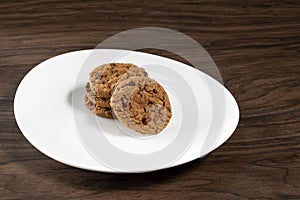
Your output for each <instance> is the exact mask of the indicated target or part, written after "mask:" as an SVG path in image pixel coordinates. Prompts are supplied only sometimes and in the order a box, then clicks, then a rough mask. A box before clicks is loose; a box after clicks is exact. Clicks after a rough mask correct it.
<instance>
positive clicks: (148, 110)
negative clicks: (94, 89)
mask: <svg viewBox="0 0 300 200" xmlns="http://www.w3.org/2000/svg"><path fill="white" fill-rule="evenodd" d="M110 105H111V108H112V110H113V113H114V115H115V117H116V118H118V120H119V121H120V122H121V123H122V124H123V125H125V126H126V127H128V128H130V129H133V130H135V131H137V132H140V133H142V134H157V133H159V132H161V131H162V130H163V129H164V128H165V127H166V126H167V125H168V123H169V121H170V119H171V117H172V110H171V105H170V101H169V98H168V95H167V93H166V91H165V90H164V88H163V87H162V86H161V85H160V84H159V83H157V82H156V81H155V80H153V79H151V78H149V77H147V76H132V77H129V78H128V79H126V80H123V81H121V82H119V83H118V85H117V86H116V88H115V90H114V92H113V94H112V97H111V101H110Z"/></svg>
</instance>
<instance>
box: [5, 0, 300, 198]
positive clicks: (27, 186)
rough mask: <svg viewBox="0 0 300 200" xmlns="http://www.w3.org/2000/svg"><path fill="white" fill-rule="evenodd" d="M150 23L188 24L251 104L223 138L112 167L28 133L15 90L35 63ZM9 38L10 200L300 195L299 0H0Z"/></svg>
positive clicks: (244, 103)
mask: <svg viewBox="0 0 300 200" xmlns="http://www.w3.org/2000/svg"><path fill="white" fill-rule="evenodd" d="M146 26H152V27H165V28H170V29H174V30H177V31H180V32H183V33H184V34H187V35H188V36H190V37H192V38H194V39H195V40H196V41H198V42H199V43H200V44H201V45H203V47H204V48H205V49H206V50H207V51H208V52H209V53H210V55H211V56H212V58H213V59H214V61H215V62H216V64H217V66H218V67H219V70H220V71H221V73H222V76H223V79H224V83H225V86H226V87H227V88H228V89H229V90H230V91H231V92H232V93H233V95H234V96H235V98H236V99H237V101H238V104H239V107H240V112H241V118H240V123H239V125H238V128H237V130H236V131H235V133H234V134H233V136H232V137H231V138H230V139H229V140H228V141H227V142H226V143H225V144H224V145H223V146H221V147H220V148H218V149H217V150H216V151H214V152H212V153H211V154H210V155H209V156H207V157H206V158H205V159H198V160H196V161H193V162H191V163H188V164H185V165H182V166H179V167H175V168H172V169H167V170H161V171H157V172H151V173H145V174H127V175H113V174H104V173H96V172H89V171H84V170H80V169H76V168H72V167H69V166H66V165H64V164H61V163H58V162H56V161H54V160H52V159H50V158H48V157H47V156H45V155H43V154H42V153H40V152H39V151H38V150H37V149H35V148H34V147H33V146H32V145H31V144H30V143H28V142H27V141H26V139H25V138H24V136H23V135H22V134H21V132H20V130H19V129H18V127H17V124H16V122H15V118H14V113H13V99H14V94H15V91H16V88H17V86H18V84H19V82H20V81H21V79H22V78H23V77H24V76H25V74H26V73H27V72H28V71H29V70H31V69H32V68H33V67H34V66H35V65H36V64H38V63H40V62H41V61H43V60H46V59H48V58H50V57H52V56H55V55H58V54H62V53H65V52H70V51H74V50H81V49H90V48H94V47H95V45H97V44H98V43H99V42H101V41H103V40H104V39H106V38H107V37H109V36H112V35H114V34H116V33H119V32H121V31H125V30H128V29H131V28H137V27H146ZM0 44H1V47H0V66H1V67H0V74H1V76H0V83H1V85H0V199H99V198H103V199H248V198H251V199H300V153H299V152H300V132H299V131H300V116H299V113H300V112H299V111H300V104H299V101H300V92H299V90H300V84H299V78H300V77H299V75H300V68H299V67H300V66H299V63H300V59H299V56H300V54H299V51H300V4H299V1H253V2H251V3H247V2H246V1H242V0H225V1H221V0H216V1H199V2H196V1H176V2H172V1H169V2H167V1H162V0H161V1H156V2H151V1H145V0H142V1H138V2H135V3H134V2H132V1H129V0H126V1H114V0H108V1H104V2H100V1H76V2H72V1H52V0H51V1H24V2H23V1H1V2H0ZM173 56H174V55H169V57H171V58H174V57H173Z"/></svg>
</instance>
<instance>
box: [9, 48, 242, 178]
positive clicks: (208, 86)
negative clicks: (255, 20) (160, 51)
mask: <svg viewBox="0 0 300 200" xmlns="http://www.w3.org/2000/svg"><path fill="white" fill-rule="evenodd" d="M95 58H96V59H95ZM108 62H130V63H134V64H137V65H138V66H141V67H144V68H146V70H147V72H148V73H149V76H150V77H152V78H154V79H155V80H157V81H158V82H159V83H160V84H161V85H163V86H164V87H165V88H166V90H167V93H168V95H169V97H170V101H171V105H172V111H173V117H172V119H171V121H170V123H169V125H168V126H167V127H166V129H165V130H164V131H163V132H161V133H160V134H158V135H156V136H147V137H144V136H143V137H141V136H140V135H139V134H136V133H132V132H130V131H129V130H126V129H124V128H122V126H120V124H118V123H117V120H111V119H104V118H100V117H95V116H94V115H93V114H92V113H91V112H89V111H88V110H87V109H86V108H85V107H84V104H83V95H84V92H85V91H84V84H85V82H87V80H88V73H89V71H91V70H92V69H93V68H94V67H96V66H98V65H100V64H103V63H108ZM73 89H74V90H73ZM14 111H15V117H16V120H17V123H18V125H19V127H20V129H21V131H22V133H23V134H24V136H25V137H26V138H27V140H28V141H29V142H30V143H31V144H32V145H33V146H35V147H36V148H37V149H38V150H40V151H41V152H43V153H44V154H46V155H47V156H49V157H51V158H53V159H55V160H57V161H60V162H62V163H65V164H68V165H71V166H74V167H78V168H82V169H88V170H94V171H101V172H112V173H120V172H147V171H153V170H158V169H162V168H168V167H173V166H177V165H180V164H183V163H186V162H189V161H191V160H194V159H197V158H200V157H202V156H204V155H206V154H207V153H209V152H211V151H213V150H214V149H216V148H217V147H219V146H220V145H221V144H222V143H224V142H225V141H226V140H227V139H228V138H229V137H230V136H231V134H232V133H233V131H234V130H235V128H236V126H237V124H238V120H239V110H238V106H237V103H236V101H235V100H234V98H233V96H232V95H231V94H230V93H229V91H228V90H227V89H226V88H224V87H223V86H222V85H221V84H219V83H218V82H217V81H216V80H214V79H213V78H211V77H210V76H208V75H206V74H204V73H202V72H200V71H198V70H196V69H194V68H192V67H189V66H187V65H185V64H183V63H180V62H177V61H174V60H170V59H167V58H163V57H160V56H155V55H151V54H146V53H140V52H134V51H126V50H109V49H98V50H83V51H76V52H71V53H67V54H62V55H59V56H56V57H53V58H51V59H48V60H46V61H44V62H42V63H40V64H39V65H38V66H36V67H35V68H34V69H32V70H31V71H30V72H29V73H28V74H27V75H26V76H25V78H24V79H23V80H22V82H21V83H20V85H19V87H18V90H17V92H16V96H15V102H14ZM100 144H101V145H100ZM170 152H171V153H170Z"/></svg>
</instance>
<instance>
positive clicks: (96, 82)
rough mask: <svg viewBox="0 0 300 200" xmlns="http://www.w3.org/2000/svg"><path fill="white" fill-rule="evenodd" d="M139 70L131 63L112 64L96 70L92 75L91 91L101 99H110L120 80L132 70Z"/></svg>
mask: <svg viewBox="0 0 300 200" xmlns="http://www.w3.org/2000/svg"><path fill="white" fill-rule="evenodd" d="M134 68H138V67H137V66H136V65H133V64H131V63H110V64H104V65H101V66H99V67H97V68H95V69H94V70H93V71H92V72H91V73H90V78H89V80H90V88H91V91H92V92H93V93H94V94H95V95H96V96H97V97H101V98H110V97H111V95H112V91H113V90H114V88H115V86H116V85H117V83H118V81H119V79H120V78H121V77H122V75H123V74H124V73H126V72H127V71H128V70H130V69H134Z"/></svg>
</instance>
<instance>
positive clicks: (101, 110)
mask: <svg viewBox="0 0 300 200" xmlns="http://www.w3.org/2000/svg"><path fill="white" fill-rule="evenodd" d="M84 104H85V105H86V107H87V108H88V109H89V110H90V111H92V112H93V113H94V114H95V115H98V116H101V117H106V118H113V114H112V110H111V108H105V107H100V106H97V105H96V104H94V103H93V102H91V101H90V100H89V98H88V96H87V95H85V96H84Z"/></svg>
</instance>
